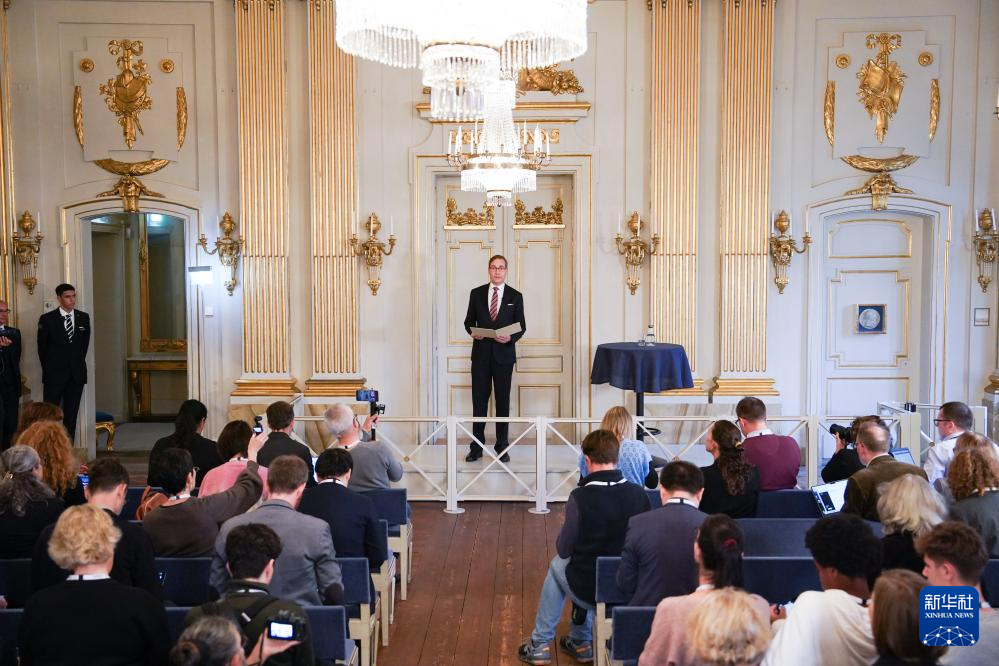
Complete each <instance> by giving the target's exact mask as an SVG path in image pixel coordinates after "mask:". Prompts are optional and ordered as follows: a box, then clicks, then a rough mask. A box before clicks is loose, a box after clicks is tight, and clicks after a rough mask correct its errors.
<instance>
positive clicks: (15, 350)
mask: <svg viewBox="0 0 999 666" xmlns="http://www.w3.org/2000/svg"><path fill="white" fill-rule="evenodd" d="M0 337H5V338H10V342H11V344H9V345H7V346H6V347H0V385H2V386H3V387H5V388H11V389H14V390H15V391H16V394H17V396H18V397H20V395H21V331H19V330H17V329H16V328H14V327H13V326H4V328H3V330H2V331H0Z"/></svg>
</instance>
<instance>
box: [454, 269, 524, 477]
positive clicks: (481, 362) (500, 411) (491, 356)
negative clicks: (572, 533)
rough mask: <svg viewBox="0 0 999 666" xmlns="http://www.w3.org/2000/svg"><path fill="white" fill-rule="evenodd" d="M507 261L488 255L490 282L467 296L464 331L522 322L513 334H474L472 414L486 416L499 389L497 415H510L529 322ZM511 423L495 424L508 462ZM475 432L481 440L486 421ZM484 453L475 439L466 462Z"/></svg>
mask: <svg viewBox="0 0 999 666" xmlns="http://www.w3.org/2000/svg"><path fill="white" fill-rule="evenodd" d="M506 270H507V261H506V257H504V256H503V255H499V254H497V255H494V256H493V257H491V258H490V259H489V283H488V284H484V285H482V286H480V287H476V288H475V289H473V290H472V292H471V293H470V294H469V296H468V313H467V314H466V315H465V331H466V332H468V334H469V335H471V333H472V327H473V326H475V327H476V328H491V329H493V330H495V329H500V328H504V327H506V326H509V325H510V324H513V323H519V324H520V332H519V333H514V334H513V335H512V336H509V337H507V336H497V338H496V339H495V340H493V339H492V338H481V337H477V336H474V335H473V336H472V337H473V338H475V342H473V343H472V414H473V415H474V416H486V415H487V413H488V411H489V395H490V393H492V391H493V389H495V391H496V416H510V383H511V381H512V379H513V366H514V364H515V363H516V362H517V340H520V338H522V337H523V336H524V331H526V330H527V322H526V321H525V320H524V297H523V295H521V293H520V292H519V291H517V290H516V289H514V288H513V287H511V286H509V285H508V284H506ZM508 431H509V424H506V423H497V424H496V446H495V448H496V453H499V454H500V460H502V461H503V462H507V461H508V460H510V456H509V455H508V454H506V453H504V450H505V449H506V447H507V446H509V441H508V439H507V436H508V435H507V433H508ZM472 434H473V435H474V436H475V439H477V440H478V441H480V442H485V439H486V424H485V423H481V422H480V423H475V424H473V425H472ZM481 457H482V447H481V446H479V445H478V444H477V443H476V442H474V441H473V442H472V444H471V450H470V451H469V452H468V455H467V456H465V461H466V462H474V461H476V460H478V459H479V458H481Z"/></svg>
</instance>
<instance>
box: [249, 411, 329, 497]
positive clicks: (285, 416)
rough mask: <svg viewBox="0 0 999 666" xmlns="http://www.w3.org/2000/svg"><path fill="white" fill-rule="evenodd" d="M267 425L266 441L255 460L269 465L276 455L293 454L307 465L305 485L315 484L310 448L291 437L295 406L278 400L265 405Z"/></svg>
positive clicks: (293, 428)
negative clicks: (269, 430)
mask: <svg viewBox="0 0 999 666" xmlns="http://www.w3.org/2000/svg"><path fill="white" fill-rule="evenodd" d="M267 427H268V428H270V429H271V432H270V434H269V435H268V436H267V442H266V443H265V444H264V446H263V448H261V449H260V455H258V456H257V462H259V463H260V465H261V466H263V467H270V466H271V461H273V460H274V459H275V458H277V457H278V456H295V457H296V458H298V459H299V460H301V461H302V462H304V463H305V466H306V467H308V475H307V477H306V479H305V483H306V485H308V486H309V487H312V486H314V485H316V479H315V476H314V475H313V469H312V449H310V448H309V447H308V446H306V445H305V444H303V443H301V442H299V441H296V440H295V439H293V438H292V433H293V432H294V430H295V408H294V407H292V406H291V405H290V404H289V403H287V402H285V401H283V400H278V401H277V402H272V403H271V404H270V405H268V406H267Z"/></svg>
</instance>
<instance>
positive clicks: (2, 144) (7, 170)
mask: <svg viewBox="0 0 999 666" xmlns="http://www.w3.org/2000/svg"><path fill="white" fill-rule="evenodd" d="M9 7H10V3H9V2H7V1H6V0H5V1H4V5H3V8H4V13H3V14H2V15H0V41H2V45H0V47H2V49H3V52H2V55H3V62H2V63H0V78H2V81H0V300H3V301H5V302H6V303H8V304H9V305H10V308H11V310H13V312H12V313H11V323H12V324H16V323H17V308H16V300H17V290H15V289H14V288H13V283H14V274H13V261H12V260H11V254H12V252H11V240H10V239H11V237H12V236H13V234H14V232H15V230H16V227H15V221H16V219H17V211H16V210H15V209H14V145H13V136H12V134H11V130H10V103H11V99H10V77H11V73H10V47H9V45H8V24H7V13H6V11H7V9H8V8H9ZM38 222H39V223H40V220H38Z"/></svg>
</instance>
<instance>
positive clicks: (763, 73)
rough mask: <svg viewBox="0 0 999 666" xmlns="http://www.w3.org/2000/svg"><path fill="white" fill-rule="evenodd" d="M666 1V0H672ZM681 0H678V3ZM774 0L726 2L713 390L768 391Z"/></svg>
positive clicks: (723, 393)
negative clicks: (718, 346) (717, 320)
mask: <svg viewBox="0 0 999 666" xmlns="http://www.w3.org/2000/svg"><path fill="white" fill-rule="evenodd" d="M671 4H672V3H671ZM678 4H679V3H678ZM775 4H776V3H774V2H741V3H739V2H735V3H733V2H726V3H725V28H724V31H725V36H724V42H725V46H724V75H723V84H722V94H721V97H722V99H723V100H724V101H723V109H722V147H721V152H722V154H721V228H720V232H721V233H720V234H719V238H720V248H721V274H722V285H721V298H720V308H721V309H720V313H719V315H720V323H721V325H720V330H719V339H720V344H721V349H720V352H721V353H720V361H721V363H720V366H721V367H720V369H721V373H722V376H721V377H720V378H719V379H718V380H717V387H716V388H715V390H714V393H715V394H716V395H725V394H734V393H729V392H730V391H738V392H739V394H743V395H744V394H746V393H755V394H761V393H762V394H764V395H767V394H769V395H772V394H773V393H774V389H773V381H772V380H769V379H765V378H762V377H755V378H754V377H750V378H746V377H739V378H736V377H731V375H743V374H756V373H763V372H766V369H767V355H766V347H767V322H766V315H767V290H768V286H767V252H768V247H767V232H768V225H769V219H770V216H769V213H768V203H769V200H770V133H771V108H770V104H771V89H772V87H773V71H772V60H773V23H774V5H775Z"/></svg>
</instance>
